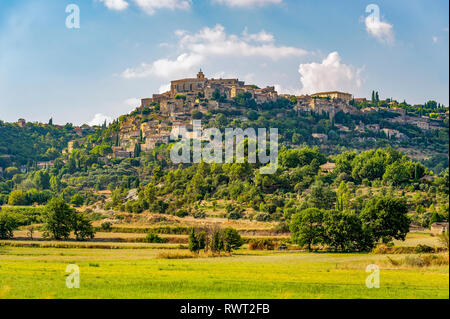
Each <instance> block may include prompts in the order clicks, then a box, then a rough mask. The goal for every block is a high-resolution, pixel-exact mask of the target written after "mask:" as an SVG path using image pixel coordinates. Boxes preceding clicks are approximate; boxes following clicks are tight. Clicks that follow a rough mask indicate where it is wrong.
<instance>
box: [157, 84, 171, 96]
mask: <svg viewBox="0 0 450 319" xmlns="http://www.w3.org/2000/svg"><path fill="white" fill-rule="evenodd" d="M167 91H170V83H167V84H163V85H161V86H160V87H159V94H162V93H165V92H167Z"/></svg>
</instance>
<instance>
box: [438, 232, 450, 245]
mask: <svg viewBox="0 0 450 319" xmlns="http://www.w3.org/2000/svg"><path fill="white" fill-rule="evenodd" d="M438 238H439V241H440V242H441V244H443V245H444V246H445V247H447V249H448V248H449V247H448V246H449V238H448V231H446V232H445V233H442V234H440V235H439V236H438Z"/></svg>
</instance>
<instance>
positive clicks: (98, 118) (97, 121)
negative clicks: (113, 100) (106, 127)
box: [88, 113, 113, 126]
mask: <svg viewBox="0 0 450 319" xmlns="http://www.w3.org/2000/svg"><path fill="white" fill-rule="evenodd" d="M105 121H106V123H111V122H112V121H113V119H112V118H111V117H110V116H108V115H105V114H102V113H97V114H95V115H94V118H93V119H92V120H91V121H90V122H89V123H88V124H89V125H90V126H96V125H103V123H105Z"/></svg>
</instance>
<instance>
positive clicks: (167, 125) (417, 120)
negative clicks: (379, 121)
mask: <svg viewBox="0 0 450 319" xmlns="http://www.w3.org/2000/svg"><path fill="white" fill-rule="evenodd" d="M244 94H246V95H247V96H248V97H250V98H251V99H253V100H254V101H255V102H256V104H257V105H260V104H263V103H267V102H276V101H278V99H282V98H284V99H288V100H291V101H293V100H294V101H296V104H295V106H294V110H295V111H296V112H297V113H298V114H299V116H300V115H301V114H302V113H308V112H313V113H316V114H328V116H329V118H330V120H332V119H333V118H334V116H335V114H337V113H338V112H344V113H349V114H358V115H363V114H367V113H370V112H378V111H381V110H383V109H385V108H383V107H370V108H365V109H361V110H360V109H358V108H356V107H354V106H352V105H351V102H352V101H356V102H362V101H366V99H365V98H354V97H353V95H352V94H350V93H345V92H338V91H330V92H318V93H315V94H311V95H301V96H295V95H290V94H281V93H278V92H277V91H276V90H275V87H274V86H267V87H266V88H263V89H261V88H259V87H258V86H256V85H249V84H245V82H244V81H240V80H239V79H208V78H206V77H205V74H204V73H203V72H202V71H201V70H200V72H199V73H198V74H197V76H196V77H195V78H186V79H180V80H174V81H172V82H171V85H170V91H168V92H165V93H162V94H153V96H152V97H151V98H143V99H142V100H141V105H140V107H139V108H140V109H141V110H145V109H154V108H155V106H158V107H159V114H158V115H154V116H153V119H151V120H146V121H145V122H143V121H141V120H140V119H139V118H129V119H128V120H127V121H126V122H124V123H122V124H121V128H120V132H119V134H118V136H117V137H116V139H117V140H118V143H116V144H117V145H116V146H114V147H113V153H112V154H111V157H115V158H126V157H132V156H133V151H134V150H135V148H136V145H137V144H139V148H140V150H141V151H149V150H151V149H153V148H154V147H155V146H156V145H157V144H158V143H168V142H169V140H170V134H171V132H172V130H173V129H174V130H175V132H176V131H177V128H179V127H182V126H183V127H186V128H187V129H188V130H189V129H192V118H191V114H192V112H195V111H198V112H208V111H210V110H221V109H228V110H230V109H235V108H236V106H235V105H234V104H233V103H232V101H233V99H234V98H236V97H238V96H242V95H244ZM389 111H390V112H395V113H399V114H400V116H399V117H394V118H391V119H388V120H389V121H391V122H393V123H399V124H405V123H408V124H413V125H416V126H417V127H419V128H421V129H422V130H432V129H439V128H440V127H441V126H442V124H441V122H439V121H437V120H432V119H430V118H428V117H415V116H409V115H407V114H406V111H405V110H404V109H401V108H397V107H395V104H394V103H393V102H391V103H390V108H389ZM446 116H447V118H448V111H447V113H446ZM242 119H243V120H244V121H245V120H246V118H245V116H244V117H242ZM337 127H338V128H339V130H340V131H341V132H348V131H349V128H348V127H345V126H342V125H339V124H337ZM355 130H356V131H359V132H364V131H365V130H370V131H373V132H380V131H382V132H384V133H385V134H386V136H388V138H397V139H405V138H407V137H406V136H405V135H404V134H402V133H401V132H399V131H398V130H395V129H389V128H382V129H381V128H380V126H379V125H376V124H375V125H368V126H364V124H363V123H360V125H357V126H356V128H355ZM312 136H313V137H314V138H316V139H319V140H323V141H326V139H327V136H326V135H325V134H318V133H313V134H312Z"/></svg>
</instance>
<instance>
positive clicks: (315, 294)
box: [0, 244, 449, 299]
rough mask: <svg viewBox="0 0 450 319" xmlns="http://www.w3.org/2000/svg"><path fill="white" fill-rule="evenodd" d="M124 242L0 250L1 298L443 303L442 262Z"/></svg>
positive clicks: (446, 294) (444, 270)
mask: <svg viewBox="0 0 450 319" xmlns="http://www.w3.org/2000/svg"><path fill="white" fill-rule="evenodd" d="M123 245H125V244H122V246H121V247H120V248H121V249H110V248H109V249H95V248H92V249H86V248H35V247H12V246H0V298H169V299H170V298H174V299H175V298H189V299H193V298H194V299H195V298H283V299H286V298H287V299H289V298H449V268H448V264H447V265H431V266H410V265H394V264H395V263H396V262H395V261H396V260H397V261H398V260H401V259H402V258H404V257H405V255H374V254H332V253H300V252H278V251H271V252H267V251H249V250H246V249H240V250H238V251H236V252H235V253H234V254H233V256H232V257H225V256H224V257H215V258H188V259H165V258H161V255H162V254H161V253H163V252H170V253H174V254H176V253H177V252H179V253H187V250H185V249H183V250H180V249H177V248H176V247H174V246H167V245H162V246H161V245H160V247H158V245H145V244H140V245H139V246H134V247H131V246H130V247H127V246H123ZM128 245H129V244H128ZM136 248H140V249H136ZM158 248H159V249H158ZM169 248H172V249H169ZM392 260H393V262H392ZM393 263H394V264H393ZM69 264H76V265H78V266H79V268H80V288H79V289H68V288H67V287H66V276H67V275H68V273H66V267H67V265H69ZM369 264H376V265H378V266H379V267H380V288H378V289H377V288H373V289H368V288H367V287H366V277H367V276H368V275H369V273H366V271H365V270H366V267H367V265H369Z"/></svg>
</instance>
